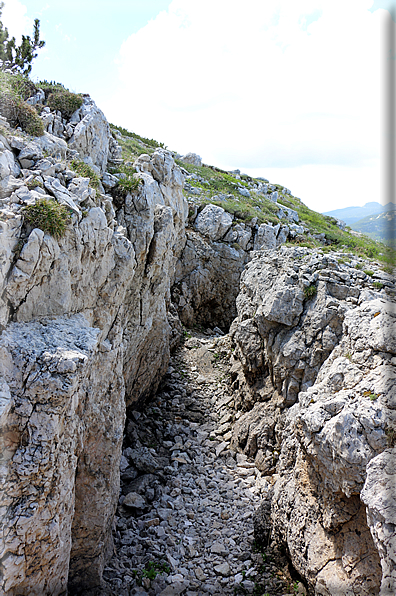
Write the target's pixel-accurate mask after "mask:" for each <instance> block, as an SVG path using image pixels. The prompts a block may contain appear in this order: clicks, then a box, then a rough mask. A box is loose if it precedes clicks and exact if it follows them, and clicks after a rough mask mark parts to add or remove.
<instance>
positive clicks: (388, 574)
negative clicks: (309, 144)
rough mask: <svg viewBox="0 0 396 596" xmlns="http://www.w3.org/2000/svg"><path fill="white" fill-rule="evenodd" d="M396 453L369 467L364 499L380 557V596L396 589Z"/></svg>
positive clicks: (384, 454)
mask: <svg viewBox="0 0 396 596" xmlns="http://www.w3.org/2000/svg"><path fill="white" fill-rule="evenodd" d="M395 461H396V453H395V449H394V448H393V449H386V450H385V451H383V452H382V453H381V454H380V455H377V456H376V457H374V459H372V460H371V461H370V463H369V465H368V466H367V478H366V482H365V485H364V487H363V490H362V492H361V499H362V501H363V503H364V504H365V505H366V507H367V522H368V525H369V527H370V530H371V534H372V536H373V539H374V543H375V545H376V547H377V549H378V552H379V553H380V556H381V565H382V582H381V591H380V594H381V596H390V595H391V594H392V593H393V592H394V588H395V585H396V561H395V536H396V513H395V511H396V502H395V498H396V493H395V487H396V478H395V475H396V470H395Z"/></svg>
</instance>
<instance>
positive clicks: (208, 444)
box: [84, 328, 306, 596]
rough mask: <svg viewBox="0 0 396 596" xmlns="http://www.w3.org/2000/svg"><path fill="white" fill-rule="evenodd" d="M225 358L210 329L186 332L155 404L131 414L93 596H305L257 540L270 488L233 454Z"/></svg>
mask: <svg viewBox="0 0 396 596" xmlns="http://www.w3.org/2000/svg"><path fill="white" fill-rule="evenodd" d="M216 331H217V333H216ZM231 349H232V348H231V341H230V338H229V336H228V335H225V336H224V335H223V334H222V332H220V330H219V329H218V328H215V331H214V332H213V331H212V330H211V329H208V330H207V331H206V332H204V331H201V332H199V331H197V330H192V329H189V330H186V331H185V340H184V342H183V345H182V346H181V347H179V348H178V349H177V350H176V351H175V353H174V354H173V356H172V358H171V361H170V366H169V368H168V371H167V374H166V375H165V377H164V379H163V380H162V382H161V384H160V388H159V390H158V392H157V394H156V395H155V396H154V398H153V399H152V400H151V401H150V403H149V404H147V406H146V407H145V408H142V409H140V410H132V411H129V413H128V417H127V423H126V432H125V436H124V445H123V456H122V458H121V469H120V473H121V488H120V499H119V503H118V508H117V512H116V516H115V520H114V526H113V535H114V555H113V557H112V559H111V561H110V562H109V564H108V566H107V567H106V568H105V569H104V574H103V577H104V586H103V587H102V588H101V589H99V590H96V591H94V592H93V594H96V595H98V596H99V595H103V596H105V595H109V596H110V595H115V594H118V595H119V596H124V595H125V596H129V594H131V595H132V594H134V595H137V596H138V595H141V596H143V595H144V594H150V595H158V594H161V595H162V596H170V595H176V594H185V595H187V596H198V595H199V596H204V595H205V596H206V595H209V594H213V595H218V596H220V595H222V594H256V595H258V594H262V595H263V594H268V595H271V596H275V595H281V594H282V595H286V594H306V589H305V586H304V584H303V583H302V582H300V581H299V579H300V578H299V576H298V574H297V573H295V572H294V570H293V569H292V568H291V566H290V561H289V560H288V559H287V558H286V557H285V556H284V554H282V553H281V552H280V551H279V549H276V548H271V547H270V546H269V544H268V543H265V544H264V543H263V542H262V533H260V532H258V533H256V537H255V533H254V512H255V510H256V509H257V507H258V506H259V504H260V502H261V498H262V496H263V494H267V491H268V488H269V484H268V481H267V479H266V478H265V477H264V475H262V474H261V472H260V471H259V470H258V469H257V467H256V466H255V463H254V459H252V458H249V457H248V456H246V455H245V454H243V453H238V452H237V451H235V450H234V449H233V448H232V445H231V439H232V434H233V433H232V428H233V426H234V422H235V419H238V418H240V416H241V414H242V412H240V411H239V412H238V411H237V410H236V404H235V400H234V398H235V395H234V392H233V391H232V388H231V384H230V372H229V370H230V366H229V356H230V353H231ZM260 539H261V541H260ZM290 570H292V574H291V573H290ZM84 593H86V592H84Z"/></svg>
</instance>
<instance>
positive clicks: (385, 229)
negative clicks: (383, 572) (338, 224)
mask: <svg viewBox="0 0 396 596" xmlns="http://www.w3.org/2000/svg"><path fill="white" fill-rule="evenodd" d="M351 227H352V228H353V229H354V230H356V231H357V232H362V233H363V234H366V235H367V236H370V238H373V239H374V240H378V241H380V242H385V243H386V244H389V245H390V246H395V240H396V211H395V206H394V205H393V206H392V208H391V209H388V210H387V211H384V212H383V213H374V214H373V215H368V216H367V217H364V218H363V219H360V220H359V221H357V222H355V223H354V224H352V226H351Z"/></svg>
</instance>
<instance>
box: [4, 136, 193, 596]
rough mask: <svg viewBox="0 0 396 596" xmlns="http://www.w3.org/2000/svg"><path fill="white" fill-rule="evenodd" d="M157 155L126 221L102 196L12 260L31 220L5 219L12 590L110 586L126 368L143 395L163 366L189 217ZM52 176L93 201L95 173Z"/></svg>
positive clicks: (175, 175)
mask: <svg viewBox="0 0 396 596" xmlns="http://www.w3.org/2000/svg"><path fill="white" fill-rule="evenodd" d="M19 147H20V149H19V150H20V151H22V150H23V146H21V145H19ZM149 163H150V164H151V171H152V172H153V174H154V175H155V179H154V178H153V176H151V174H145V175H144V176H143V178H144V181H143V184H142V185H141V186H140V189H139V192H137V193H136V194H135V195H134V196H132V195H128V196H127V197H126V199H125V201H124V203H123V206H122V207H121V208H120V210H119V218H120V221H121V222H123V223H125V228H124V230H122V228H121V227H120V228H117V229H116V230H114V229H113V227H114V226H113V227H109V223H108V218H107V216H106V213H105V211H104V210H103V209H102V207H101V206H99V205H103V206H105V205H107V204H108V203H109V202H110V213H111V210H112V209H113V208H112V205H111V198H109V197H107V198H105V199H103V198H101V197H99V201H98V206H96V207H92V208H91V209H89V210H88V211H87V212H86V214H85V217H84V218H83V219H81V220H80V221H79V220H78V218H77V217H76V218H74V219H73V221H72V223H71V225H70V226H69V228H68V230H67V232H66V234H65V236H64V237H63V238H60V239H59V240H55V239H54V238H52V237H51V236H49V235H47V234H45V233H44V232H43V231H41V230H39V229H34V230H32V232H31V233H30V235H29V236H28V237H27V238H26V241H25V243H24V245H23V246H22V248H21V251H20V254H19V256H18V257H17V259H16V260H14V258H13V253H12V250H13V248H14V247H15V245H16V243H17V242H18V237H19V234H20V226H21V217H20V216H17V217H15V214H14V213H13V212H10V215H9V220H8V221H6V222H3V223H2V228H1V229H2V234H3V238H4V240H5V242H4V257H5V261H4V263H3V266H2V270H1V273H2V284H3V289H4V292H3V294H2V295H3V300H4V302H3V303H2V305H1V314H2V324H3V326H5V327H6V331H4V332H3V334H2V335H1V338H0V342H1V349H2V357H1V359H0V363H1V376H2V383H1V387H2V391H1V400H0V405H1V408H2V411H3V414H2V419H1V421H2V429H3V435H2V436H3V438H4V441H5V443H4V446H5V448H4V449H3V450H2V454H3V466H2V478H3V484H2V486H3V488H4V487H5V491H4V490H3V495H2V503H4V506H3V508H2V509H1V512H0V513H1V516H2V528H3V529H4V533H3V535H2V536H3V541H4V542H3V544H2V548H1V552H2V553H8V554H7V556H6V557H5V558H4V559H3V563H2V565H3V566H2V576H1V577H2V589H3V590H4V593H5V594H13V593H15V590H16V589H17V590H18V591H24V592H26V593H27V592H28V593H29V594H37V596H39V595H40V596H44V595H47V596H50V595H51V596H53V595H56V594H60V593H62V592H64V591H65V590H66V587H67V584H68V583H69V589H70V590H78V589H86V588H89V587H93V586H97V585H99V584H100V581H101V575H102V571H103V566H104V564H105V561H106V558H107V557H108V555H109V553H110V551H111V542H109V540H110V541H111V525H112V520H113V515H114V510H115V506H116V503H117V500H118V486H119V461H120V456H121V442H122V433H123V425H124V418H125V380H124V375H125V377H126V378H127V381H128V382H127V391H128V393H127V398H128V402H133V401H136V400H138V399H141V398H142V396H144V395H146V394H149V392H150V391H151V390H152V388H153V387H154V388H155V387H156V385H158V382H159V379H160V378H161V375H162V374H163V372H164V370H166V367H167V364H168V358H169V339H170V327H169V323H168V320H167V308H168V305H169V295H170V283H171V279H172V277H173V271H174V265H175V260H176V256H177V254H178V251H179V250H180V249H181V247H182V244H183V234H184V226H185V220H186V217H187V205H186V202H185V200H184V198H183V194H182V182H183V177H182V175H181V173H180V170H179V168H178V167H177V166H176V165H175V164H174V162H173V160H172V158H171V156H170V154H169V153H168V152H165V151H164V152H158V153H154V155H153V156H152V158H151V160H149ZM16 180H17V179H16ZM17 181H18V182H19V180H17ZM44 182H45V185H46V187H47V189H48V190H49V191H50V192H51V194H52V195H53V196H54V197H55V199H56V200H58V201H59V202H66V203H67V204H68V206H69V207H71V206H72V205H71V203H70V201H73V203H74V205H75V206H76V205H77V204H78V203H80V202H83V201H85V202H86V201H87V200H89V199H90V197H95V194H94V191H92V189H90V187H89V185H88V180H87V179H83V178H78V177H72V183H71V184H70V185H69V189H67V188H66V187H65V186H64V185H63V179H62V178H53V177H52V178H51V177H45V179H44ZM26 190H27V189H26ZM72 191H73V192H72ZM27 192H28V193H30V194H31V195H32V200H34V196H33V195H34V193H33V192H31V191H27ZM30 194H29V197H30ZM38 194H40V193H38ZM18 200H20V201H22V200H25V197H24V196H23V197H18ZM26 200H30V199H26ZM85 204H86V203H85ZM106 208H107V207H106ZM76 209H78V208H77V207H76ZM113 213H114V210H113ZM121 230H122V231H121ZM125 234H127V235H128V236H129V238H127V237H125ZM10 318H12V320H13V322H10ZM28 379H30V380H29V381H28ZM21 437H23V438H22V439H21ZM148 456H149V454H148V455H147V458H148ZM147 458H146V459H147ZM150 461H151V460H150ZM146 463H147V465H149V463H150V462H149V460H148V459H147V462H146ZM151 464H152V465H154V464H153V462H152V461H151ZM150 469H152V468H150ZM155 469H156V468H155ZM59 479H61V480H59ZM37 487H41V488H40V490H38V488H37ZM15 507H18V515H17V516H15V515H14V514H12V513H11V512H12V511H14V510H15ZM18 520H19V521H18ZM22 521H23V525H22ZM48 569H51V573H48ZM18 593H19V592H18Z"/></svg>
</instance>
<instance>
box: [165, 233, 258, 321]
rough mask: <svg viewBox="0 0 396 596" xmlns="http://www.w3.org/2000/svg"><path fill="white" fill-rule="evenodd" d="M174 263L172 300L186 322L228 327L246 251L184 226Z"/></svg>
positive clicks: (245, 258)
mask: <svg viewBox="0 0 396 596" xmlns="http://www.w3.org/2000/svg"><path fill="white" fill-rule="evenodd" d="M186 236H187V239H186V244H185V246H184V248H183V251H182V253H181V255H180V258H179V259H178V261H177V263H176V271H175V280H174V285H173V288H172V301H173V303H174V304H175V306H176V307H177V310H178V313H179V317H180V320H181V321H182V322H183V323H184V324H185V325H187V326H191V325H192V324H193V323H195V322H198V323H201V324H204V325H211V326H215V325H217V326H219V327H220V328H221V329H227V328H228V327H229V325H230V324H231V322H232V320H233V318H234V317H235V315H236V309H235V299H236V296H237V294H238V289H239V279H240V276H241V272H242V270H243V267H244V265H245V263H246V262H247V260H248V255H247V254H246V252H244V251H243V250H242V249H237V248H234V247H232V246H228V245H227V244H225V243H220V242H219V243H217V242H210V241H209V240H208V239H206V238H204V237H202V236H201V235H200V234H198V233H197V232H195V231H192V230H187V232H186Z"/></svg>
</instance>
